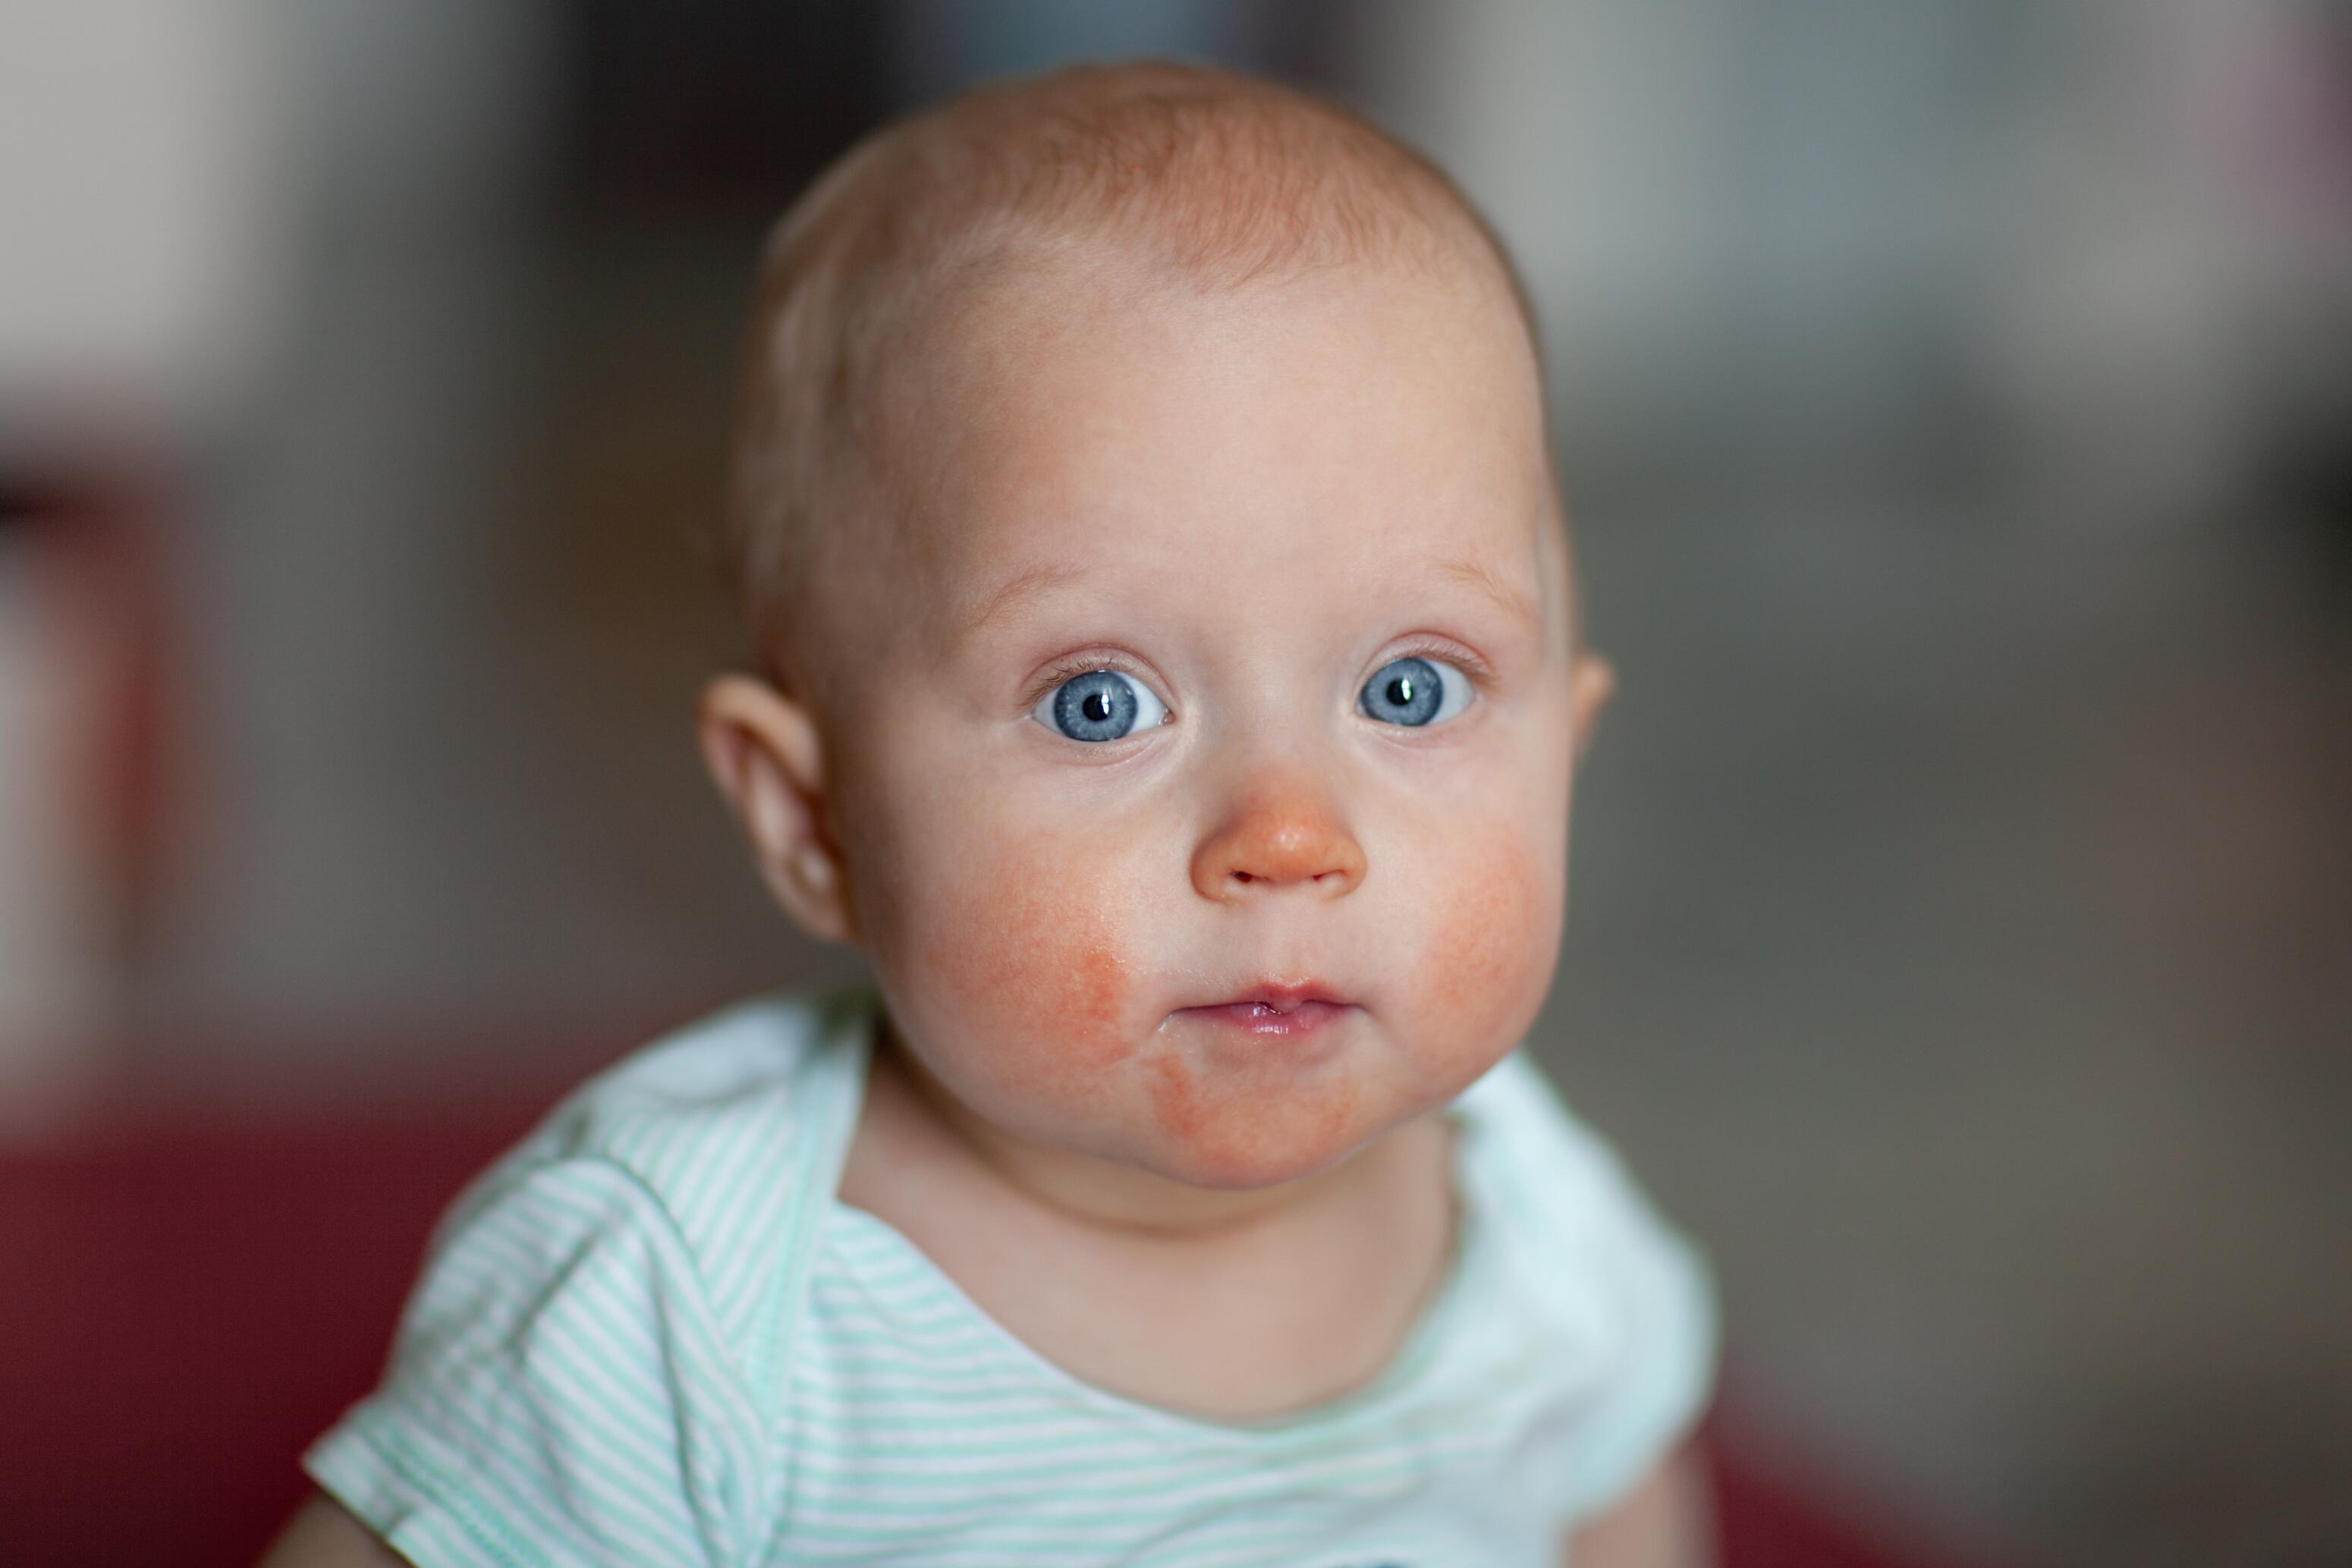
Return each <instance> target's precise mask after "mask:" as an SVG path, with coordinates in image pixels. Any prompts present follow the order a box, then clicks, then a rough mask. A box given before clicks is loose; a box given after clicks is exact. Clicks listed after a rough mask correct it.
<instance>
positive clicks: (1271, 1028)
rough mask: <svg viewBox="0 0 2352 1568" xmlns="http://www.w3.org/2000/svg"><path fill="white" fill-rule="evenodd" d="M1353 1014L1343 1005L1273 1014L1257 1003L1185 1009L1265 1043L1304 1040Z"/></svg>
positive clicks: (1305, 1007)
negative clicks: (1263, 1040) (1255, 1037)
mask: <svg viewBox="0 0 2352 1568" xmlns="http://www.w3.org/2000/svg"><path fill="white" fill-rule="evenodd" d="M1350 1010H1352V1009H1350V1007H1349V1004H1348V1003H1346V1002H1301V1003H1299V1004H1298V1006H1297V1007H1296V1008H1294V1009H1291V1010H1290V1011H1288V1012H1286V1013H1284V1012H1276V1011H1275V1009H1272V1008H1270V1007H1267V1006H1265V1005H1264V1004H1263V1003H1260V1002H1227V1003H1225V1004H1224V1005H1223V1006H1222V1007H1213V1008H1186V1009H1184V1011H1185V1012H1186V1013H1187V1014H1188V1015H1190V1016H1191V1017H1193V1018H1197V1019H1207V1020H1209V1021H1211V1022H1213V1023H1215V1024H1218V1025H1220V1026H1221V1027H1223V1028H1225V1029H1229V1030H1234V1031H1235V1032H1236V1033H1240V1034H1252V1035H1258V1036H1261V1037H1263V1038H1265V1039H1268V1040H1303V1039H1305V1038H1306V1037H1307V1036H1308V1035H1311V1034H1315V1033H1317V1032H1318V1031H1320V1030H1325V1029H1328V1028H1329V1027H1330V1026H1331V1025H1333V1024H1336V1023H1338V1022H1339V1019H1340V1016H1341V1015H1342V1014H1344V1013H1347V1012H1349V1011H1350Z"/></svg>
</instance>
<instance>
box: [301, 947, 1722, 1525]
mask: <svg viewBox="0 0 2352 1568" xmlns="http://www.w3.org/2000/svg"><path fill="white" fill-rule="evenodd" d="M877 1006H878V1002H877V998H876V996H875V993H874V992H873V990H872V988H870V986H866V985H859V986H853V987H847V988H840V989H836V990H832V991H826V992H819V993H807V994H796V993H788V992H780V993H776V994H773V995H770V996H765V997H761V998H753V999H751V1000H749V1001H745V1002H741V1003H739V1004H737V1005H735V1006H733V1007H731V1008H729V1009H725V1010H723V1011H721V1012H719V1013H717V1014H715V1015H713V1016H711V1017H709V1018H708V1019H702V1020H701V1021H699V1022H698V1023H695V1024H692V1025H690V1026H688V1027H687V1028H685V1029H683V1030H679V1031H677V1033H675V1034H672V1035H670V1036H668V1037H667V1038H666V1039H664V1040H658V1041H656V1042H655V1043H654V1044H652V1045H650V1046H648V1047H646V1049H644V1050H642V1051H638V1052H636V1053H635V1054H634V1055H633V1056H631V1057H629V1058H628V1059H627V1060H625V1061H623V1062H621V1063H620V1064H619V1065H617V1066H615V1067H614V1068H613V1069H611V1070H609V1071H606V1072H604V1073H603V1074H601V1075H600V1076H598V1077H597V1078H595V1079H594V1080H592V1081H591V1082H589V1083H587V1084H586V1085H584V1086H583V1087H582V1088H581V1089H580V1090H579V1091H577V1092H574V1093H573V1094H572V1096H571V1097H570V1098H569V1099H568V1100H567V1101H566V1102H565V1103H563V1104H562V1105H561V1106H559V1107H558V1108H557V1109H556V1110H555V1112H554V1113H552V1114H551V1115H550V1117H549V1118H548V1119H547V1121H546V1122H545V1123H544V1124H541V1127H540V1128H539V1129H538V1130H537V1131H536V1132H534V1133H533V1134H531V1135H530V1137H529V1138H528V1139H526V1140H525V1141H524V1142H523V1143H522V1144H521V1145H519V1146H518V1147H517V1148H515V1149H514V1150H513V1151H511V1152H510V1153H509V1154H508V1155H506V1156H505V1157H504V1158H502V1159H501V1160H499V1163H498V1164H496V1165H495V1166H492V1167H491V1168H490V1169H489V1170H488V1171H487V1172H486V1173H484V1175H483V1176H481V1177H480V1178H479V1179H478V1181H476V1182H475V1183H474V1185H473V1186H471V1187H469V1188H468V1189H467V1192H466V1194H465V1195H464V1196H463V1197H460V1198H459V1199H458V1201H457V1204H456V1205H455V1206H454V1207H452V1209H451V1210H450V1212H449V1214H448V1216H447V1218H445V1219H444V1220H443V1222H442V1225H441V1227H440V1228H439V1230H438V1231H437V1232H436V1237H435V1239H434V1243H433V1248H432V1251H431V1255H430V1258H429V1260H428V1261H427V1264H426V1266H425V1272H424V1277H423V1279H422V1281H420V1283H419V1284H418V1286H417V1289H416V1291H415V1295H414V1296H413V1297H412V1298H411V1300H410V1302H409V1305H408V1309H407V1312H406V1315H405V1317H404V1320H403V1322H402V1325H401V1330H400V1334H399V1339H398V1343H397V1345H396V1347H395V1349H394V1356H393V1362H392V1366H391V1370H390V1372H389V1374H388V1375H387V1377H386V1379H385V1381H384V1384H383V1386H382V1387H381V1388H380V1389H379V1390H378V1391H377V1392H376V1393H375V1394H373V1396H370V1397H369V1398H367V1399H366V1400H364V1401H363V1402H362V1403H361V1404H360V1405H358V1406H355V1407H354V1408H353V1409H352V1411H351V1412H350V1413H349V1414H348V1415H347V1416H345V1417H344V1418H343V1420H342V1421H341V1423H340V1424H339V1425H338V1426H337V1427H335V1428H334V1429H333V1430H332V1431H331V1432H329V1433H328V1434H327V1435H326V1436H325V1437H322V1438H321V1439H320V1441H319V1442H318V1443H317V1445H315V1446H314V1447H313V1448H311V1450H310V1454H309V1455H308V1456H307V1458H306V1459H305V1464H306V1465H307V1467H308V1469H310V1473H311V1475H312V1476H313V1477H314V1478H315V1479H317V1480H318V1482H319V1483H320V1485H321V1486H322V1487H324V1488H325V1489H326V1490H328V1491H329V1492H331V1493H332V1494H333V1495H334V1496H335V1497H336V1498H338V1499H339V1500H341V1502H342V1503H343V1504H344V1505H345V1506H346V1507H348V1508H350V1509H351V1510H352V1511H353V1512H354V1513H356V1514H357V1515H358V1516H359V1517H360V1518H361V1519H362V1521H366V1522H367V1523H368V1524H369V1525H370V1526H371V1527H372V1528H373V1529H374V1530H375V1531H376V1532H377V1533H378V1534H380V1535H381V1536H382V1537H383V1539H384V1540H385V1541H386V1542H389V1543H390V1544H391V1545H392V1546H393V1547H394V1549H395V1550H397V1551H399V1552H402V1553H403V1554H404V1555H405V1556H407V1557H408V1558H410V1559H412V1560H413V1561H414V1562H415V1563H419V1564H422V1565H424V1568H440V1565H442V1564H469V1565H478V1568H554V1565H557V1564H573V1563H614V1564H623V1563H625V1564H630V1565H632V1568H655V1565H661V1564H688V1563H691V1564H730V1565H741V1568H754V1565H771V1564H773V1565H781V1564H803V1563H807V1564H817V1563H826V1564H831V1563H865V1564H881V1563H893V1564H916V1563H920V1564H926V1565H930V1564H939V1565H951V1568H983V1565H991V1568H1043V1565H1048V1564H1064V1563H1071V1564H1075V1563H1090V1564H1091V1563H1106V1564H1107V1563H1125V1564H1139V1565H1140V1564H1150V1565H1152V1568H1210V1565H1212V1564H1218V1565H1234V1568H1241V1565H1244V1564H1248V1565H1255V1564H1265V1565H1268V1568H1274V1565H1280V1568H1389V1565H1391V1564H1392V1565H1395V1568H1454V1565H1460V1568H1504V1565H1511V1564H1522V1563H1524V1564H1529V1565H1533V1564H1536V1563H1544V1564H1553V1563H1557V1562H1558V1561H1559V1544H1560V1540H1561V1537H1562V1535H1563V1534H1564V1533H1565V1532H1566V1531H1567V1530H1568V1529H1569V1528H1570V1527H1571V1526H1572V1525H1573V1524H1574V1523H1575V1522H1576V1521H1578V1520H1580V1519H1581V1518H1583V1517H1585V1516H1587V1515H1589V1514H1591V1513H1593V1512H1596V1511H1600V1510H1601V1509H1602V1508H1604V1507H1606V1506H1607V1505H1608V1504H1609V1503H1610V1502H1611V1501H1612V1500H1614V1499H1615V1498H1616V1496H1617V1495H1619V1494H1620V1493H1622V1491H1623V1490H1625V1489H1626V1488H1628V1487H1629V1486H1631V1485H1632V1484H1633V1482H1634V1481H1635V1480H1637V1479H1639V1478H1640V1477H1641V1475H1642V1474H1643V1473H1644V1472H1645V1471H1646V1470H1647V1469H1649V1467H1650V1466H1651V1465H1652V1464H1653V1463H1654V1462H1655V1461H1656V1460H1657V1459H1658V1458H1660V1457H1662V1456H1663V1455H1664V1452H1665V1451H1666V1449H1667V1448H1669V1447H1671V1446H1672V1444H1673V1443H1674V1442H1675V1439H1676V1438H1678V1437H1680V1436H1682V1435H1683V1433H1684V1432H1685V1429H1686V1428H1687V1427H1688V1426H1689V1424H1690V1423H1691V1421H1692V1420H1693V1419H1694V1418H1695V1416H1696V1414H1697V1412H1698V1410H1699V1407H1700V1406H1702V1405H1703V1404H1704V1402H1705V1399H1706V1393H1707V1389H1708V1386H1709V1384H1710V1381H1711V1375H1712V1371H1713V1364H1714V1354H1715V1314H1714V1308H1713V1296H1712V1293H1711V1291H1710V1289H1709V1285H1708V1281H1707V1275H1706V1269H1705V1266H1704V1265H1703V1263H1702V1262H1701V1261H1700V1260H1699V1259H1698V1257H1697V1255H1696V1253H1695V1252H1694V1251H1693V1250H1692V1249H1691V1248H1690V1247H1689V1246H1688V1245H1687V1244H1686V1243H1685V1241H1683V1240H1682V1239H1680V1238H1679V1237H1678V1236H1676V1235H1675V1232H1674V1231H1673V1230H1672V1229H1671V1228H1668V1227H1667V1226H1665V1225H1664V1223H1663V1222H1662V1221H1660V1220H1659V1218H1657V1217H1656V1216H1655V1215H1654V1213H1653V1212H1652V1210H1651V1208H1650V1207H1649V1206H1648V1205H1647V1203H1646V1202H1645V1201H1644V1200H1643V1197H1642V1196H1641V1194H1640V1193H1639V1192H1638V1190H1637V1189H1636V1188H1635V1187H1634V1186H1633V1184H1632V1182H1631V1181H1630V1179H1629V1178H1628V1177H1627V1176H1626V1175H1625V1174H1624V1172H1623V1170H1622V1168H1621V1166H1619V1164H1618V1162H1617V1161H1616V1159H1615V1157H1614V1156H1613V1155H1612V1154H1611V1153H1610V1151H1609V1150H1608V1148H1607V1147H1606V1145H1603V1144H1602V1143H1601V1142H1600V1141H1599V1140H1598V1139H1597V1138H1596V1137H1595V1136H1594V1135H1593V1134H1591V1133H1590V1132H1588V1131H1587V1130H1585V1129H1584V1128H1583V1127H1581V1126H1580V1124H1577V1123H1576V1122H1575V1121H1574V1120H1573V1119H1572V1118H1571V1117H1570V1115H1569V1114H1568V1113H1567V1111H1566V1110H1565V1109H1564V1108H1563V1107H1562V1106H1561V1105H1560V1103H1559V1100H1558V1099H1557V1098H1556V1097H1555V1096H1554V1094H1553V1093H1552V1092H1551V1090H1550V1088H1549V1085H1548V1084H1547V1083H1546V1082H1544V1080H1543V1079H1542V1077H1541V1076H1540V1075H1539V1073H1538V1071H1537V1070H1536V1069H1535V1067H1534V1066H1533V1065H1532V1064H1530V1063H1529V1062H1528V1061H1526V1060H1525V1057H1524V1054H1523V1053H1521V1052H1516V1051H1515V1052H1514V1053H1512V1055H1510V1056H1509V1057H1507V1058H1506V1059H1505V1060H1504V1061H1502V1062H1501V1063H1500V1064H1498V1065H1497V1066H1496V1068H1495V1069H1494V1070H1493V1071H1490V1072H1489V1073H1487V1074H1486V1077H1484V1078H1482V1079H1481V1080H1479V1082H1477V1083H1475V1085H1473V1086H1472V1087H1471V1088H1470V1090H1469V1091H1468V1092H1465V1094H1464V1095H1463V1096H1462V1097H1461V1099H1459V1100H1458V1101H1457V1102H1455V1103H1454V1105H1453V1106H1452V1107H1451V1108H1449V1110H1448V1112H1447V1114H1449V1115H1452V1116H1454V1117H1455V1118H1456V1119H1457V1121H1458V1123H1459V1124H1460V1132H1461V1135H1460V1136H1459V1137H1458V1138H1457V1140H1456V1143H1455V1148H1456V1172H1455V1175H1456V1179H1457V1181H1458V1183H1459V1186H1460V1193H1459V1196H1460V1199H1461V1202H1460V1206H1459V1212H1460V1214H1461V1222H1460V1225H1459V1227H1458V1240H1457V1243H1456V1253H1455V1256H1454V1260H1453V1263H1452V1266H1451V1269H1450V1271H1449V1273H1448V1275H1447V1277H1446V1279H1445V1281H1444V1284H1443V1286H1442V1287H1441V1289H1440V1291H1439V1294H1438V1296H1437V1299H1436V1300H1435V1301H1433V1303H1432V1304H1431V1306H1430V1307H1429V1309H1428V1310H1427V1311H1426V1312H1425V1313H1424V1315H1423V1318H1422V1319H1421V1321H1420V1322H1418V1323H1417V1324H1416V1325H1415V1326H1414V1328H1413V1330H1412V1334H1411V1337H1410V1339H1409V1340H1408V1342H1407V1343H1406V1345H1405V1347H1404V1349H1403V1350H1402V1352H1401V1353H1400V1354H1399V1355H1398V1356H1397V1358H1396V1360H1395V1361H1394V1362H1393V1363H1392V1364H1391V1365H1390V1366H1389V1368H1388V1369H1387V1370H1386V1372H1385V1373H1383V1374H1382V1375H1381V1376H1380V1377H1379V1378H1378V1379H1377V1380H1376V1381H1375V1382H1374V1383H1373V1384H1371V1385H1370V1386H1367V1387H1365V1388H1363V1389H1361V1390H1360V1391H1358V1392H1357V1393H1355V1394H1352V1395H1350V1396H1347V1397H1345V1398H1343V1399H1340V1400H1338V1401H1336V1402H1333V1403H1330V1404H1327V1405H1323V1406H1318V1407H1317V1408H1315V1409H1312V1410H1309V1411H1306V1412H1303V1413H1299V1414H1297V1415H1293V1416H1284V1417H1281V1418H1278V1419H1274V1420H1268V1421H1260V1422H1240V1421H1234V1422H1227V1421H1215V1420H1207V1419H1202V1418H1198V1417H1194V1416H1185V1415H1180V1414H1177V1413H1175V1412H1172V1411H1169V1410H1164V1409H1160V1408H1158V1407H1156V1406H1149V1405H1144V1404H1139V1403H1137V1402H1135V1401H1132V1400H1129V1399H1126V1398H1122V1397H1120V1396H1116V1395H1113V1394H1110V1393H1108V1392H1107V1391H1105V1390H1102V1389H1100V1388H1097V1387H1095V1386H1093V1385H1089V1384H1087V1383H1084V1382H1081V1381H1079V1380H1078V1379H1076V1378H1075V1377H1073V1376H1071V1375H1069V1374H1067V1373H1066V1372H1063V1371H1062V1370H1060V1369H1059V1368H1057V1367H1055V1366H1054V1365H1053V1364H1051V1363H1049V1362H1047V1361H1045V1359H1043V1358H1042V1357H1040V1356H1039V1355H1038V1354H1035V1353H1034V1351H1032V1350H1030V1349H1029V1348H1028V1347H1026V1346H1025V1345H1024V1344H1022V1343H1020V1342H1019V1341H1017V1340H1015V1339H1014V1338H1013V1336H1012V1335H1011V1334H1010V1333H1007V1332H1006V1331H1005V1330H1004V1329H1003V1327H1001V1326H1000V1325H999V1324H997V1323H996V1322H994V1321H993V1320H992V1319H991V1318H989V1317H988V1316H987V1315H986V1314H984V1313H983V1312H981V1311H980V1309H979V1308H978V1307H976V1306H974V1305H973V1304H972V1302H971V1301H970V1300H969V1299H968V1298H967V1297H965V1296H964V1294H963V1293H962V1292H961V1291H960V1290H959V1289H958V1288H957V1287H956V1285H955V1284H954V1283H953V1282H952V1281H950V1280H949V1279H948V1278H947V1277H946V1276H945V1275H944V1274H942V1273H941V1272H940V1270H939V1269H938V1268H937V1267H935V1266H934V1265H933V1264H932V1263H931V1261H930V1260H929V1259H928V1258H926V1257H925V1256H924V1255H923V1254H922V1253H921V1252H919V1250H917V1249H916V1248H915V1246H914V1245H913V1243H911V1242H910V1241H908V1239H906V1238H905V1237H904V1236H903V1235H901V1234H900V1233H899V1232H898V1231H897V1230H895V1229H893V1228H891V1227H890V1226H889V1225H887V1223H885V1222H884V1221H882V1220H881V1219H879V1218H876V1217H875V1216H873V1215H870V1214H867V1213H866V1212H864V1211H863V1210H860V1209H856V1208H852V1207H848V1206H846V1205H845V1204H842V1203H840V1202H838V1201H836V1200H835V1197H834V1192H835V1183H836V1180H837V1178H838V1176H839V1174H840V1170H841V1164H842V1158H843V1155H844V1154H845V1150H846V1147H847V1144H848V1140H849V1134H850V1132H851V1129H852V1128H853V1127H854V1126H855V1124H856V1119H857V1109H858V1102H859V1098H860V1096H861V1094H862V1092H863V1090H864V1085H865V1081H866V1060H867V1052H868V1050H869V1048H870V1042H871V1040H872V1026H873V1023H874V1020H875V1018H876V1009H877Z"/></svg>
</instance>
